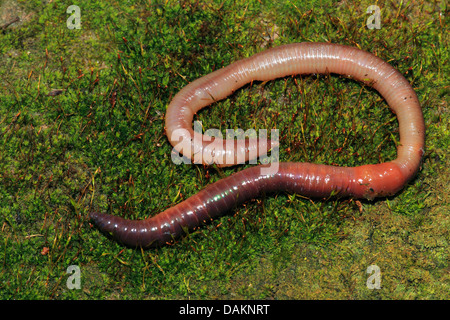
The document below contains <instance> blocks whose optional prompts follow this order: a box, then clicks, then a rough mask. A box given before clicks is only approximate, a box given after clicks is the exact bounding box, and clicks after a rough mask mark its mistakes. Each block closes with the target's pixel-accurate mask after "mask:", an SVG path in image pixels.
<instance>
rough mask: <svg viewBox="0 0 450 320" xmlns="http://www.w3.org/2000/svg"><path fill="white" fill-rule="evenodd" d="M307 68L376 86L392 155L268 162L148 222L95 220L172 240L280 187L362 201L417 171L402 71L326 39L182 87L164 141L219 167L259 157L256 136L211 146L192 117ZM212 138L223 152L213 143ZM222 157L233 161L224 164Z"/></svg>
mask: <svg viewBox="0 0 450 320" xmlns="http://www.w3.org/2000/svg"><path fill="white" fill-rule="evenodd" d="M311 73H316V74H328V73H336V74H341V75H345V76H351V77H352V78H354V79H355V80H358V81H361V82H363V83H365V84H367V85H370V86H372V87H373V88H374V89H376V90H377V91H378V92H379V93H380V94H381V95H382V96H383V97H384V99H385V100H386V101H387V103H388V104H389V106H390V108H391V110H392V111H393V112H394V113H395V114H396V115H397V119H398V122H399V131H400V143H399V145H398V148H397V158H396V159H394V160H392V161H390V162H385V163H380V164H373V165H363V166H358V167H339V166H329V165H320V164H312V163H290V162H280V163H279V167H278V170H277V171H276V172H274V173H271V174H261V172H262V171H261V170H263V169H264V168H268V166H269V165H259V166H254V167H251V168H248V169H245V170H242V171H239V172H237V173H235V174H233V175H231V176H229V177H227V178H225V179H222V180H219V181H218V182H216V183H213V184H211V185H209V186H207V187H206V188H205V189H203V190H201V191H200V192H199V193H197V194H195V195H193V196H192V197H190V198H188V199H186V200H185V201H183V202H181V203H179V204H177V205H175V206H173V207H171V208H169V209H167V210H165V211H164V212H161V213H159V214H157V215H156V216H153V217H150V218H148V219H144V220H127V219H123V218H121V217H116V216H112V215H109V214H101V213H96V212H93V213H91V218H92V220H93V221H94V223H95V224H96V225H97V226H98V228H99V229H100V230H102V231H105V232H110V233H111V234H112V235H113V236H114V237H115V238H116V239H117V240H118V241H120V242H122V243H124V244H126V245H129V246H140V247H149V246H158V245H163V244H166V243H168V242H171V241H172V240H173V239H175V238H177V237H179V236H180V235H183V234H184V233H185V232H186V231H188V230H192V229H193V228H195V227H198V226H200V225H202V224H203V223H205V222H209V221H210V220H211V219H214V218H216V217H217V216H220V215H222V214H224V213H225V212H227V211H228V210H230V209H231V208H232V207H234V206H236V205H238V204H239V203H242V202H245V201H247V200H249V199H252V198H255V197H258V196H259V195H260V194H261V193H262V192H264V193H270V192H277V191H284V192H290V193H298V194H302V195H305V196H310V197H327V196H329V195H330V194H332V193H333V194H339V195H340V196H349V197H354V198H367V199H373V198H375V197H383V196H388V195H393V194H395V193H397V192H398V191H399V190H401V189H402V188H403V187H404V185H405V184H406V183H407V182H408V181H409V180H411V178H413V177H414V175H415V174H416V173H417V171H418V170H419V166H420V163H421V159H422V156H423V152H424V144H425V141H424V139H425V138H424V137H425V125H424V120H423V115H422V110H421V107H420V104H419V101H418V98H417V96H416V93H415V92H414V90H413V88H412V87H411V85H410V84H409V82H408V81H407V80H406V79H405V78H404V77H403V76H402V75H401V73H399V72H398V71H397V70H395V69H394V68H393V67H392V66H390V65H389V64H388V63H386V62H384V61H383V60H381V59H380V58H378V57H376V56H374V55H373V54H370V53H368V52H365V51H362V50H359V49H357V48H354V47H349V46H343V45H337V44H329V43H295V44H289V45H284V46H280V47H276V48H273V49H269V50H266V51H263V52H261V53H258V54H256V55H254V56H251V57H249V58H246V59H243V60H240V61H237V62H235V63H233V64H230V65H229V66H227V67H224V68H222V69H219V70H217V71H215V72H212V73H210V74H208V75H206V76H204V77H202V78H200V79H197V80H195V81H193V82H191V83H190V84H188V85H187V86H186V87H184V88H183V89H182V90H181V91H180V92H179V93H178V94H177V95H176V96H175V97H174V99H173V100H172V102H171V103H170V105H169V107H168V109H167V112H166V133H167V136H168V139H169V141H170V142H171V143H172V145H173V146H174V148H175V149H176V150H178V151H179V152H181V153H183V152H185V154H184V155H185V156H186V157H190V158H194V154H193V152H192V150H196V151H197V152H198V150H199V148H200V152H202V153H204V154H207V153H211V152H214V156H215V159H219V160H222V161H221V162H220V165H221V166H226V165H235V164H236V163H237V162H238V161H237V159H242V158H244V159H246V160H249V159H251V157H250V155H256V156H260V154H261V152H265V151H266V150H259V149H258V141H257V140H247V141H246V143H245V144H243V145H240V144H237V143H234V148H233V149H230V148H226V140H223V141H218V140H215V141H214V149H212V147H211V146H212V145H213V144H212V141H211V140H210V139H204V137H203V136H202V135H198V134H197V135H195V134H194V131H193V130H192V120H193V117H194V114H195V113H196V112H198V111H199V110H200V109H202V108H204V107H205V106H207V105H209V104H211V103H213V102H214V101H218V100H221V99H223V98H225V97H227V96H228V95H230V94H231V93H233V92H234V91H235V90H237V89H238V88H240V87H242V86H243V85H244V84H246V83H250V82H252V81H267V80H272V79H275V78H280V77H284V76H288V75H293V74H311ZM218 142H219V145H220V144H222V145H223V148H222V149H220V148H217V145H218ZM269 145H270V143H269ZM186 150H190V152H187V153H186ZM253 151H255V152H253ZM230 152H231V154H230ZM225 158H226V159H228V160H229V159H233V160H232V161H228V162H226V161H223V160H224V159H225Z"/></svg>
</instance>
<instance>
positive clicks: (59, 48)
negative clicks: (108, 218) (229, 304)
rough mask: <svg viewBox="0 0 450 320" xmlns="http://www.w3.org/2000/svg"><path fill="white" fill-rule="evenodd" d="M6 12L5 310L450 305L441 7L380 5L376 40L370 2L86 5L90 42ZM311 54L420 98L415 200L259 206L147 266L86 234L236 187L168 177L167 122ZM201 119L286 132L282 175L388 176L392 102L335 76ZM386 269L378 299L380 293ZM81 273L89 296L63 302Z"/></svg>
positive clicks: (282, 198) (202, 178)
mask: <svg viewBox="0 0 450 320" xmlns="http://www.w3.org/2000/svg"><path fill="white" fill-rule="evenodd" d="M7 3H8V4H7V6H6V5H5V6H2V7H1V8H6V7H8V8H13V10H14V11H13V12H15V13H17V14H18V15H20V16H21V17H22V18H23V19H22V22H21V23H20V24H17V25H11V26H10V27H8V28H7V29H5V30H3V31H0V37H1V40H2V41H0V56H1V58H0V74H1V75H2V79H3V81H2V84H3V85H2V87H0V90H1V92H0V104H1V105H2V108H1V109H0V135H1V138H0V179H1V181H2V184H1V185H0V203H1V205H0V225H1V229H0V230H1V231H0V263H1V268H0V281H1V282H0V288H1V290H0V297H1V298H3V299H48V298H55V299H100V298H101V299H130V298H131V299H142V298H149V299H167V298H182V299H185V298H199V299H213V298H217V299H227V298H232V299H234V298H242V299H272V298H276V299H317V298H325V299H348V298H351V299H447V298H448V297H449V294H448V292H449V286H450V279H449V276H448V260H449V249H448V248H449V245H448V242H449V231H448V230H449V215H448V212H449V202H448V194H449V185H450V183H449V181H448V177H449V172H448V168H449V165H448V159H449V156H448V145H449V128H448V123H449V118H448V112H447V108H448V99H447V96H448V85H447V84H448V74H449V69H448V68H449V67H448V63H445V62H446V61H448V59H449V53H448V49H447V48H448V36H447V32H446V31H445V28H444V26H445V19H444V16H445V12H446V10H447V7H446V4H445V2H443V1H438V2H433V3H430V2H425V1H419V2H408V3H401V4H394V3H391V2H383V1H382V2H378V5H379V6H380V8H381V23H382V24H381V29H379V30H377V29H375V30H369V29H368V28H367V27H366V25H365V23H366V20H367V18H368V16H369V14H367V13H366V9H367V7H368V6H369V5H371V4H373V3H372V2H369V1H363V2H362V3H360V4H358V5H354V4H351V3H347V2H339V3H335V2H331V1H322V2H320V1H301V2H296V1H276V2H273V1H190V0H187V1H179V2H175V1H157V2H155V1H152V2H148V1H128V2H127V4H125V3H122V2H115V1H112V2H111V1H79V2H78V5H79V6H80V8H81V18H82V22H81V23H82V28H81V29H79V30H77V29H74V30H69V29H68V28H67V27H66V20H67V18H68V14H67V13H66V9H67V6H69V5H70V4H72V3H70V4H68V3H66V2H64V1H52V2H49V3H47V4H45V5H43V4H42V3H41V1H7ZM0 10H4V9H0ZM8 10H9V9H8ZM5 12H6V11H5ZM8 12H10V11H8ZM8 15H9V16H11V13H8V14H5V13H4V12H3V11H2V12H0V17H6V18H4V19H6V20H7V18H8ZM3 23H6V21H5V22H4V21H1V22H0V25H1V24H3ZM300 41H330V42H336V43H342V44H349V45H354V46H359V47H361V48H363V49H365V50H367V51H371V52H374V53H376V54H377V55H378V56H380V57H381V58H383V59H384V60H386V61H388V62H389V63H391V64H392V65H393V66H395V67H396V68H398V69H399V70H400V71H401V72H402V73H403V74H404V75H405V76H406V77H407V79H408V80H409V81H410V82H411V83H412V84H413V86H414V88H415V89H416V91H417V93H418V96H419V99H420V100H421V103H422V107H423V111H424V116H425V121H426V125H427V151H426V154H425V158H424V162H423V165H422V170H421V172H420V173H419V175H418V176H417V177H416V178H415V179H414V181H412V182H411V183H410V184H409V185H408V186H406V188H405V189H404V190H403V191H402V192H401V193H399V194H398V195H396V196H394V197H390V198H388V199H381V200H377V201H374V202H367V201H361V202H357V201H354V200H317V199H307V198H304V197H302V196H300V195H288V194H284V193H280V194H276V195H272V196H264V197H262V198H260V199H257V200H254V201H250V202H248V203H246V204H245V205H243V206H240V207H237V208H236V209H234V210H233V211H232V212H230V214H229V215H227V216H225V217H222V218H220V219H218V220H216V221H214V222H213V223H212V224H211V225H208V226H206V227H204V228H201V229H200V230H197V231H195V232H193V233H191V234H190V235H189V236H188V237H186V238H185V239H182V240H180V241H179V242H178V243H176V244H175V245H173V246H171V247H165V248H159V249H155V250H146V251H142V252H141V251H139V250H132V249H128V248H124V247H122V246H121V245H119V244H117V243H116V242H114V241H112V240H111V239H109V238H108V237H105V236H104V235H103V234H101V233H99V232H98V231H97V230H96V229H95V228H94V227H93V226H92V225H91V224H90V223H89V219H88V213H89V212H90V211H91V210H99V211H103V212H109V213H113V214H116V215H120V216H123V217H132V218H144V217H147V216H149V215H154V214H156V213H158V212H160V211H162V210H164V209H165V208H167V207H169V206H171V205H172V204H173V203H178V202H180V201H182V200H183V199H186V198H187V197H189V196H191V195H193V194H195V193H196V192H198V190H200V189H202V188H203V187H205V186H206V185H208V184H209V183H211V182H214V181H217V180H218V179H220V178H221V177H223V176H226V175H230V174H231V173H233V172H235V171H237V170H241V169H242V168H230V169H222V170H221V169H215V168H204V167H201V166H186V165H175V164H173V163H172V161H171V158H170V151H171V149H172V147H171V146H170V144H169V143H168V141H167V139H166V137H165V133H164V113H165V110H166V107H167V105H168V104H169V102H170V99H171V98H172V97H173V96H174V95H175V94H176V93H177V92H178V91H179V90H180V89H181V88H182V87H183V86H184V85H186V84H187V83H188V82H190V81H192V80H194V79H196V78H198V77H200V76H202V75H205V74H207V73H209V72H211V71H212V70H215V69H218V68H221V67H222V66H225V65H227V64H229V63H231V62H233V61H236V60H238V59H241V58H243V57H247V56H250V55H252V54H254V53H256V52H259V51H261V50H263V49H265V48H268V47H272V46H276V45H280V44H284V43H291V42H300ZM55 90H56V91H55ZM55 92H56V94H55ZM49 93H50V95H49ZM58 93H59V94H58ZM196 120H201V121H202V123H203V126H204V129H207V128H219V129H220V130H223V132H225V129H228V128H245V129H247V128H254V129H271V128H278V129H280V142H281V146H282V147H281V150H280V157H281V159H282V160H283V161H309V162H316V163H324V164H338V165H347V166H355V165H360V164H365V163H378V162H380V161H387V160H389V159H392V158H394V157H395V152H396V143H397V141H398V129H397V128H398V126H397V121H396V119H395V117H394V115H393V114H392V113H391V112H390V111H389V110H388V108H387V105H386V103H385V102H384V101H383V99H381V97H380V96H379V95H378V94H377V93H376V92H375V91H374V90H372V89H370V88H368V87H362V86H361V84H359V83H356V82H354V81H352V80H349V79H346V78H343V77H338V76H334V75H331V76H327V75H325V76H317V75H312V76H302V77H300V76H292V77H287V78H285V79H278V80H276V81H271V82H267V83H253V84H251V85H248V86H245V87H244V88H242V89H241V90H238V91H237V92H236V93H235V94H234V95H232V96H231V97H229V98H228V99H225V100H223V101H220V102H217V103H215V104H214V105H213V106H211V107H210V108H207V109H205V110H202V111H201V112H199V113H198V115H196ZM244 167H246V166H244ZM373 264H375V265H377V266H379V267H380V270H381V275H382V277H381V289H369V288H368V287H367V285H366V281H367V278H368V277H369V275H368V274H367V273H366V270H367V267H368V266H370V265H373ZM70 265H77V266H79V267H80V270H81V289H72V290H70V289H69V288H68V287H67V285H66V282H67V279H68V277H69V275H68V274H67V268H68V266H70Z"/></svg>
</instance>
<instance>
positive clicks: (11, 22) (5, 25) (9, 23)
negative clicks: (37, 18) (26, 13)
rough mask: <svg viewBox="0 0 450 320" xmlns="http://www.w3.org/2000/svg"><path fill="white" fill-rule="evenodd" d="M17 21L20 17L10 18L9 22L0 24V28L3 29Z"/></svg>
mask: <svg viewBox="0 0 450 320" xmlns="http://www.w3.org/2000/svg"><path fill="white" fill-rule="evenodd" d="M18 21H20V18H19V17H16V18H15V19H14V20H11V21H10V22H8V23H6V24H4V25H2V26H0V30H5V29H6V28H8V27H9V26H10V25H12V24H13V23H15V22H18Z"/></svg>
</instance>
